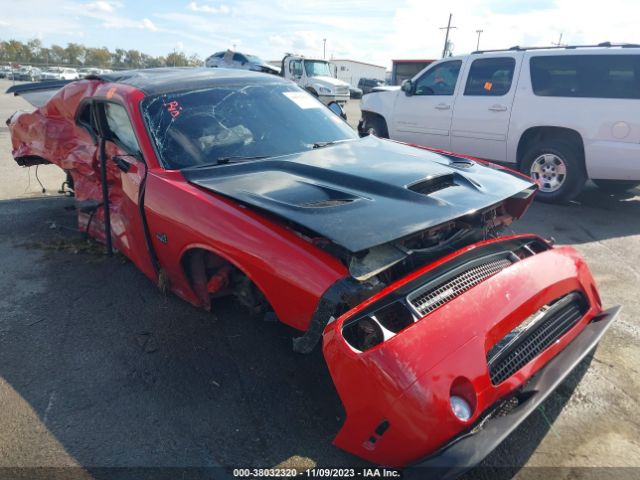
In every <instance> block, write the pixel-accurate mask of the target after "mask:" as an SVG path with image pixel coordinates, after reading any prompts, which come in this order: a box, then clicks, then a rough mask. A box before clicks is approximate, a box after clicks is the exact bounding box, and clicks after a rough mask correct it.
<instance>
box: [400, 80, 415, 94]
mask: <svg viewBox="0 0 640 480" xmlns="http://www.w3.org/2000/svg"><path fill="white" fill-rule="evenodd" d="M400 88H401V89H402V91H403V92H404V93H405V95H406V96H407V97H410V96H411V95H413V82H412V81H411V80H404V81H403V82H402V86H401V87H400Z"/></svg>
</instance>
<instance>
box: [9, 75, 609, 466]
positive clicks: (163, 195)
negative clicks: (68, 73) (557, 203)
mask: <svg viewBox="0 0 640 480" xmlns="http://www.w3.org/2000/svg"><path fill="white" fill-rule="evenodd" d="M52 88H55V89H57V90H51V89H52ZM46 89H49V91H47V90H46ZM10 91H13V92H14V93H16V94H20V95H24V96H27V97H30V96H31V97H34V98H35V103H36V104H38V105H39V108H37V109H36V110H35V111H33V112H31V113H26V112H18V113H16V114H14V115H13V116H12V117H11V118H10V119H9V120H8V125H9V128H10V130H11V135H12V141H13V156H14V158H15V160H16V161H17V162H18V163H19V164H20V165H26V166H29V165H35V164H39V163H54V164H56V165H59V166H60V167H61V168H62V169H64V170H65V171H66V172H68V175H69V180H68V183H69V187H70V188H72V190H73V192H74V194H75V198H76V206H77V212H78V224H79V229H80V230H81V231H84V232H88V234H89V235H90V236H92V237H94V238H96V239H98V240H99V241H101V242H105V243H106V244H107V246H108V248H111V244H113V246H114V247H115V248H116V249H117V250H118V251H120V252H122V253H123V254H124V255H126V256H127V257H129V258H130V259H131V261H132V262H133V263H134V264H135V265H136V266H137V267H138V268H140V269H141V270H142V271H143V272H144V273H145V274H146V275H147V276H148V277H149V278H150V279H151V280H152V281H153V282H156V283H158V284H159V285H161V286H163V287H168V288H169V289H170V290H171V291H173V292H174V293H175V294H176V295H178V296H180V297H182V298H183V299H185V300H186V301H188V302H190V303H192V304H194V305H198V306H201V307H202V308H205V309H211V308H215V301H216V298H218V297H220V296H223V295H235V296H236V297H237V298H238V300H239V301H240V302H241V303H242V304H244V305H246V306H247V307H249V308H250V309H252V310H254V311H259V310H261V309H263V310H265V309H266V310H267V311H273V312H274V313H275V315H276V316H277V318H278V319H279V320H280V321H281V322H284V323H285V324H287V325H290V326H291V327H294V328H296V329H298V330H299V331H300V332H301V333H300V335H299V336H298V337H297V338H295V339H294V341H293V348H294V349H295V350H296V351H298V352H301V353H305V352H310V351H311V350H312V349H313V348H314V347H316V345H317V344H319V343H322V349H323V352H324V356H325V359H326V362H327V365H328V368H329V371H330V373H331V376H332V378H333V380H334V383H335V385H336V388H337V391H338V393H339V395H340V398H341V400H342V402H343V405H344V407H345V410H346V420H345V422H344V425H343V426H342V428H341V429H340V431H339V432H338V435H337V437H336V439H335V444H336V445H337V446H338V447H340V448H343V449H345V450H347V451H349V452H351V453H353V454H355V455H358V456H360V457H362V458H365V459H367V460H369V461H371V462H375V463H377V464H381V465H387V466H398V467H404V466H408V465H414V464H419V465H424V466H432V467H443V468H444V469H450V470H448V473H447V474H456V473H459V472H461V471H463V470H464V469H466V468H469V467H470V466H473V465H474V464H476V463H477V462H478V461H480V460H481V459H482V458H483V457H484V456H485V455H487V454H488V453H489V452H490V451H491V450H492V449H493V448H494V447H496V446H497V445H498V443H500V442H501V441H502V440H503V439H504V438H505V437H506V436H507V435H508V434H509V433H510V432H511V431H512V430H513V429H515V428H516V426H517V425H518V424H520V423H521V422H522V421H523V420H524V418H525V417H526V416H527V415H528V414H529V413H530V412H531V411H532V410H533V409H534V408H535V407H536V406H537V405H539V404H540V403H541V402H542V401H543V400H544V399H545V398H546V397H547V396H548V395H549V394H550V393H551V392H552V391H553V390H554V388H555V387H556V386H557V385H558V384H559V383H560V382H561V381H562V380H563V379H564V378H565V377H566V376H567V375H568V374H569V373H570V372H571V370H572V369H573V368H574V367H575V366H576V364H577V363H578V362H579V361H580V360H581V359H582V358H583V357H585V356H586V355H587V354H588V353H589V352H590V351H591V350H592V349H593V347H594V346H595V345H596V343H597V342H598V341H599V339H600V338H601V337H602V335H603V334H604V332H605V331H606V329H607V327H608V326H609V325H610V323H611V322H612V321H613V319H614V317H615V316H616V314H617V312H618V308H614V309H610V310H607V311H603V309H602V305H601V301H600V297H599V295H598V291H597V288H596V285H595V283H594V280H593V277H592V275H591V273H590V272H589V269H588V267H587V266H586V265H585V263H584V261H583V260H582V259H581V258H580V256H579V255H578V254H577V253H576V252H575V251H574V250H573V249H572V248H570V247H557V248H554V247H553V246H552V245H551V244H550V243H549V242H548V241H546V240H544V239H543V238H540V237H538V236H536V235H510V236H501V235H500V232H501V231H502V230H503V229H504V227H505V226H507V225H509V224H511V223H512V222H513V221H514V220H516V219H518V218H520V217H521V216H522V215H523V214H524V213H525V211H526V210H527V208H528V206H529V205H530V203H531V201H532V199H533V197H534V195H535V191H536V187H535V185H534V184H532V183H531V182H530V181H529V180H528V179H526V178H524V177H522V176H519V175H518V174H512V173H511V172H509V171H507V170H504V169H501V168H499V167H496V166H492V165H489V164H485V163H483V162H480V161H476V160H473V159H470V158H463V157H458V156H456V155H453V154H447V153H442V152H439V153H438V152H433V151H428V150H425V149H421V148H416V147H412V146H408V145H404V144H400V143H395V142H392V141H388V140H381V139H378V138H375V137H373V136H369V137H365V138H359V137H358V135H357V134H356V133H355V132H354V131H353V130H352V129H351V128H350V127H349V126H348V125H347V124H346V123H345V122H344V121H343V120H342V119H341V118H340V117H339V116H338V115H335V114H334V113H333V112H331V111H329V110H328V109H327V108H326V107H324V106H323V105H322V104H321V103H320V102H318V101H317V100H316V99H314V98H313V97H312V96H310V95H309V94H307V93H305V92H304V91H302V90H300V89H299V88H298V87H297V86H295V85H294V84H293V83H291V82H289V81H286V80H283V79H279V78H277V77H273V76H271V75H263V74H258V73H251V72H243V71H238V70H227V71H225V70H218V69H215V70H213V69H157V70H144V71H129V72H116V73H109V74H104V75H101V76H94V77H89V78H88V79H85V80H80V81H76V82H71V83H68V84H65V85H56V84H51V83H49V84H44V85H42V84H40V85H26V86H16V87H12V89H10ZM97 273H98V272H97Z"/></svg>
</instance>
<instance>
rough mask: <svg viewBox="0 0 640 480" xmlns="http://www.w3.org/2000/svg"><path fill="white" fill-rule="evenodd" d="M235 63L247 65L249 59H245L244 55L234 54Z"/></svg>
mask: <svg viewBox="0 0 640 480" xmlns="http://www.w3.org/2000/svg"><path fill="white" fill-rule="evenodd" d="M233 61H234V62H240V63H245V62H246V61H247V59H246V58H245V57H244V55H241V54H239V53H234V54H233Z"/></svg>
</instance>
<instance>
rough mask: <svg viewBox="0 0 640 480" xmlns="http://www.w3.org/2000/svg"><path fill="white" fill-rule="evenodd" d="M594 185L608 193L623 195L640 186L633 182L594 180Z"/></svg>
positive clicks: (639, 183) (638, 183)
mask: <svg viewBox="0 0 640 480" xmlns="http://www.w3.org/2000/svg"><path fill="white" fill-rule="evenodd" d="M593 183H595V184H596V185H597V186H598V188H599V189H600V190H603V191H605V192H607V193H623V192H626V191H627V190H631V189H632V188H635V187H637V186H638V185H640V182H634V181H633V180H594V181H593Z"/></svg>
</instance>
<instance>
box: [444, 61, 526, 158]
mask: <svg viewBox="0 0 640 480" xmlns="http://www.w3.org/2000/svg"><path fill="white" fill-rule="evenodd" d="M519 69H520V56H515V55H505V54H503V55H500V56H491V57H485V56H484V55H483V56H482V57H480V58H475V59H474V60H473V61H471V62H470V63H468V65H467V68H466V69H465V70H466V71H467V74H466V80H465V83H464V91H462V92H460V93H459V94H458V96H457V98H456V102H455V107H454V112H453V121H452V125H451V150H452V151H454V152H456V153H464V154H467V155H473V156H476V157H480V158H485V159H488V160H495V161H506V159H507V158H506V156H507V133H508V131H509V119H510V118H511V107H512V105H513V98H514V94H515V90H516V83H517V80H514V79H517V75H515V74H516V72H518V71H519Z"/></svg>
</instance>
